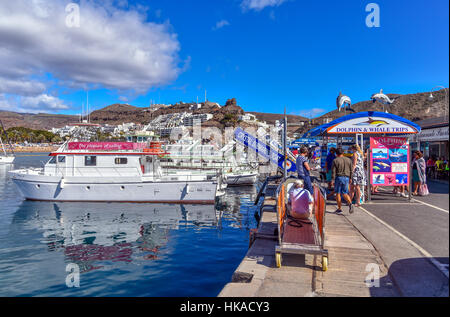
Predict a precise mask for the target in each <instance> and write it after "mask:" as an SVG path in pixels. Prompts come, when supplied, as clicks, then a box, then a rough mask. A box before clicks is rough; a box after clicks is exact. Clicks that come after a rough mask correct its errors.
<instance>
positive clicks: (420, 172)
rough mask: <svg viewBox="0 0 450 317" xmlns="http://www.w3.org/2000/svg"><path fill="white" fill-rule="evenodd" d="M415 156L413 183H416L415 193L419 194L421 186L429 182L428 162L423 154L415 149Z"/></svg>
mask: <svg viewBox="0 0 450 317" xmlns="http://www.w3.org/2000/svg"><path fill="white" fill-rule="evenodd" d="M413 156H414V158H413V161H412V163H411V165H412V170H413V183H414V192H413V195H415V196H417V195H419V193H418V190H419V186H421V185H426V183H427V174H426V162H425V159H424V158H423V154H422V152H420V151H415V152H414V154H413Z"/></svg>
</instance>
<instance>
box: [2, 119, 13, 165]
mask: <svg viewBox="0 0 450 317" xmlns="http://www.w3.org/2000/svg"><path fill="white" fill-rule="evenodd" d="M2 126H3V125H2ZM0 144H1V145H2V152H3V153H2V154H0V164H12V163H14V160H15V158H16V157H15V156H14V155H8V153H7V152H6V149H5V145H4V144H3V140H2V138H1V136H0Z"/></svg>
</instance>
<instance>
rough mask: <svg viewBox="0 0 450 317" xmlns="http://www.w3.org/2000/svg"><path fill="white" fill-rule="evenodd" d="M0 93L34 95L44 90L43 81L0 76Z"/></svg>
mask: <svg viewBox="0 0 450 317" xmlns="http://www.w3.org/2000/svg"><path fill="white" fill-rule="evenodd" d="M0 79H1V80H0V93H8V94H15V95H20V96H36V95H38V94H41V93H43V92H44V91H45V89H46V86H45V84H44V83H42V82H39V81H35V80H21V79H10V78H5V77H3V78H2V77H0Z"/></svg>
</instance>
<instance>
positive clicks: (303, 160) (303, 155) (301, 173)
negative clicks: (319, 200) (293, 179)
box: [296, 147, 314, 195]
mask: <svg viewBox="0 0 450 317" xmlns="http://www.w3.org/2000/svg"><path fill="white" fill-rule="evenodd" d="M307 156H308V150H307V149H306V148H305V147H302V148H301V149H300V155H299V156H297V160H296V165H297V174H298V178H299V179H301V180H303V184H304V188H305V189H306V190H307V191H309V193H310V194H311V195H314V190H313V187H312V184H311V178H310V171H311V168H310V166H309V164H308V159H307Z"/></svg>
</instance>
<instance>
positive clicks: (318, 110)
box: [298, 108, 327, 118]
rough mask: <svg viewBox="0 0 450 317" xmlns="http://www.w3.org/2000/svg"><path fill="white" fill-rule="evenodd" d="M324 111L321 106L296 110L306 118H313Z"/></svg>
mask: <svg viewBox="0 0 450 317" xmlns="http://www.w3.org/2000/svg"><path fill="white" fill-rule="evenodd" d="M326 111H327V110H326V109H323V108H312V109H308V110H301V111H299V112H298V115H300V116H302V117H306V118H315V117H318V116H320V115H322V114H323V113H325V112H326Z"/></svg>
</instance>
